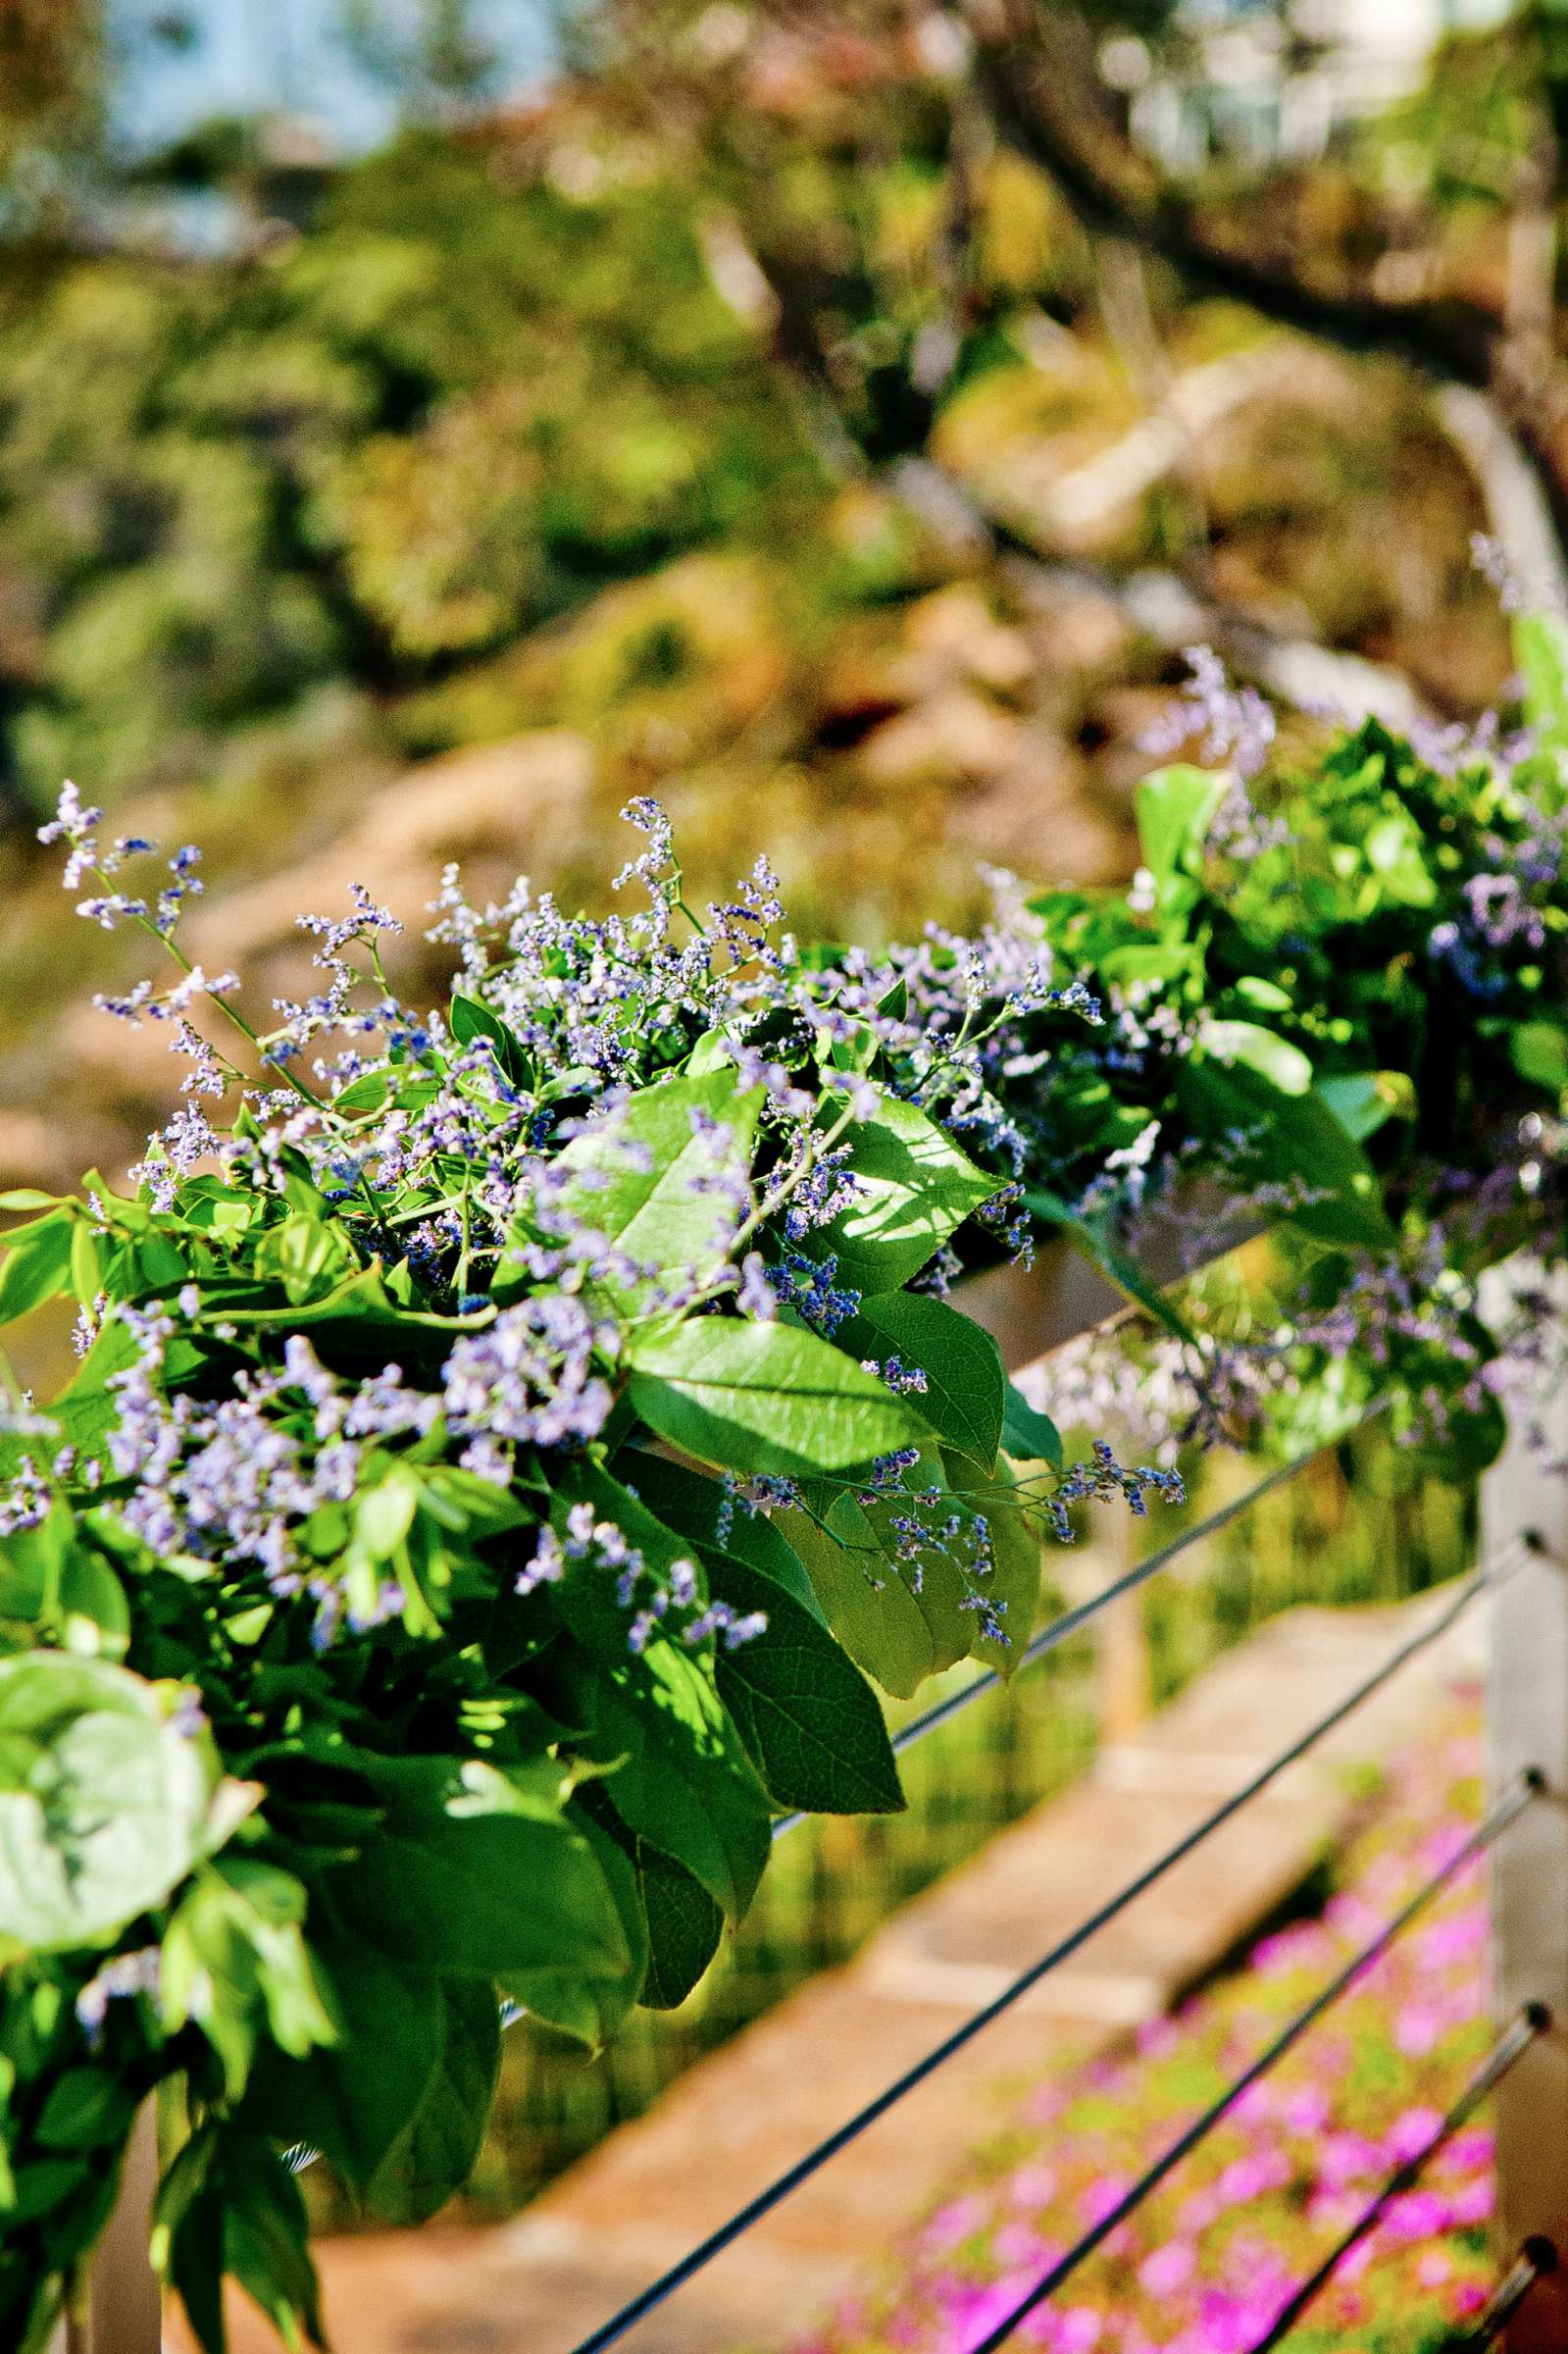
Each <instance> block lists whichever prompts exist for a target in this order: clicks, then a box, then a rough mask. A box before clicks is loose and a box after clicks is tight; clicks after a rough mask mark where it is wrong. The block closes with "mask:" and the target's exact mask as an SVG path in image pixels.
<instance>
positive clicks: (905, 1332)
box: [836, 1292, 1006, 1470]
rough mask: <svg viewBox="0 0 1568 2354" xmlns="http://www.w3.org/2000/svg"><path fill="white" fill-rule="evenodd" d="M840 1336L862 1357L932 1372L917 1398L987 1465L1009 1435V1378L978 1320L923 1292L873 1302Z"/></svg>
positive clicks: (940, 1430)
mask: <svg viewBox="0 0 1568 2354" xmlns="http://www.w3.org/2000/svg"><path fill="white" fill-rule="evenodd" d="M836 1337H837V1339H838V1340H839V1342H840V1343H841V1345H842V1346H843V1347H844V1348H846V1349H852V1350H854V1352H855V1353H856V1355H857V1356H864V1357H871V1356H875V1357H876V1358H877V1359H878V1360H879V1361H882V1362H885V1360H886V1359H887V1358H888V1357H890V1356H894V1357H897V1358H898V1360H899V1362H900V1363H901V1364H903V1365H904V1366H906V1367H910V1368H914V1369H918V1370H919V1371H920V1372H922V1373H924V1374H925V1376H926V1387H925V1389H924V1390H922V1391H920V1392H918V1393H916V1394H915V1399H914V1403H915V1405H916V1406H917V1407H918V1408H919V1410H920V1412H921V1414H922V1415H923V1417H924V1418H925V1420H926V1421H927V1422H929V1423H930V1425H931V1427H932V1429H933V1430H935V1431H936V1434H937V1436H938V1437H939V1438H943V1439H945V1440H947V1441H948V1443H949V1444H950V1445H951V1446H954V1447H961V1448H962V1449H963V1451H964V1453H965V1454H966V1455H971V1456H973V1457H974V1458H976V1460H977V1461H978V1462H981V1463H983V1464H984V1465H985V1466H986V1469H987V1470H989V1468H990V1466H991V1465H992V1464H993V1463H994V1462H995V1460H996V1450H997V1448H998V1447H999V1446H1000V1445H1001V1438H1002V1407H1003V1400H1004V1396H1005V1391H1006V1380H1005V1376H1004V1374H1003V1372H1002V1354H1001V1351H1000V1350H999V1349H998V1347H997V1346H996V1342H995V1340H994V1338H993V1337H992V1335H991V1334H990V1333H988V1332H987V1331H986V1329H985V1327H984V1326H983V1325H980V1324H977V1323H976V1322H975V1321H974V1319H973V1317H971V1316H966V1315H963V1314H961V1313H960V1312H959V1310H958V1309H957V1308H956V1307H950V1306H949V1305H947V1303H946V1302H945V1301H944V1300H934V1299H932V1298H930V1297H929V1296H928V1295H927V1294H925V1293H922V1292H886V1293H884V1294H882V1295H881V1296H880V1297H879V1298H877V1299H874V1300H868V1301H867V1302H866V1303H865V1305H863V1306H862V1308H861V1310H860V1313H859V1314H858V1315H857V1316H854V1317H852V1318H851V1320H850V1321H849V1322H848V1323H847V1324H845V1325H843V1326H842V1327H841V1328H840V1330H839V1332H838V1334H837V1336H836Z"/></svg>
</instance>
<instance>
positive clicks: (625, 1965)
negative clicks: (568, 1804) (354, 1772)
mask: <svg viewBox="0 0 1568 2354" xmlns="http://www.w3.org/2000/svg"><path fill="white" fill-rule="evenodd" d="M330 1887H331V1894H332V1900H333V1902H334V1904H335V1905H336V1907H337V1909H338V1912H339V1914H340V1915H341V1917H342V1919H343V1920H344V1922H345V1924H346V1925H347V1926H348V1927H350V1928H351V1929H352V1930H353V1931H354V1932H355V1934H356V1935H357V1936H359V1937H362V1938H363V1939H365V1941H366V1942H367V1943H369V1944H372V1945H375V1946H378V1947H379V1949H380V1950H381V1951H382V1952H383V1953H385V1954H387V1955H389V1956H391V1957H392V1958H393V1959H394V1960H396V1961H399V1962H403V1963H406V1964H410V1965H412V1966H415V1967H419V1968H423V1969H425V1970H433V1971H442V1970H454V1971H459V1972H468V1973H472V1974H475V1975H479V1976H483V1977H491V1978H496V1977H501V1976H503V1975H504V1974H505V1973H506V1972H507V1971H508V1970H563V1969H571V1970H579V1971H581V1972H582V1975H584V1976H585V1977H593V1978H619V1977H624V1976H626V1975H627V1974H628V1973H629V1972H630V1971H631V1970H632V1953H631V1951H630V1949H629V1947H628V1944H627V1939H626V1932H625V1930H624V1929H623V1927H622V1925H621V1918H620V1914H619V1912H618V1911H617V1908H616V1904H615V1900H614V1897H613V1896H612V1894H611V1891H610V1889H609V1887H608V1885H607V1883H606V1881H605V1877H604V1874H603V1872H602V1871H601V1870H600V1868H599V1865H598V1862H597V1859H596V1858H595V1856H594V1853H593V1850H592V1849H591V1847H590V1846H589V1845H588V1842H587V1841H586V1839H584V1838H583V1837H582V1833H581V1832H580V1831H577V1830H574V1829H572V1828H571V1827H570V1826H569V1825H568V1823H567V1822H566V1820H565V1819H564V1817H555V1818H553V1819H552V1818H550V1817H544V1816H540V1815H524V1814H510V1813H502V1812H500V1811H496V1812H493V1813H487V1814H479V1815H461V1816H460V1815H454V1814H451V1813H448V1812H445V1811H444V1810H437V1811H434V1812H432V1813H431V1814H430V1816H429V1817H428V1818H427V1819H426V1820H425V1821H424V1822H423V1823H421V1824H420V1825H419V1826H418V1830H417V1833H416V1831H415V1829H414V1826H413V1825H412V1824H411V1825H410V1827H409V1829H408V1830H406V1831H404V1830H399V1831H381V1832H379V1833H378V1834H377V1835H376V1836H375V1837H374V1838H371V1839H368V1840H367V1841H366V1842H365V1845H364V1847H363V1849H362V1850H361V1852H360V1854H359V1855H358V1856H357V1857H356V1858H355V1859H354V1860H353V1861H352V1862H351V1863H346V1864H343V1865H340V1866H339V1867H338V1868H336V1869H335V1870H334V1871H333V1872H332V1873H331V1874H330Z"/></svg>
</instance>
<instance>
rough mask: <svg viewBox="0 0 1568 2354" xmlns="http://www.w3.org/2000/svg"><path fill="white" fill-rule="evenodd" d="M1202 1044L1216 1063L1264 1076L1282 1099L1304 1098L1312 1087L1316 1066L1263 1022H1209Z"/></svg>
mask: <svg viewBox="0 0 1568 2354" xmlns="http://www.w3.org/2000/svg"><path fill="white" fill-rule="evenodd" d="M1198 1044H1199V1046H1200V1047H1202V1048H1203V1049H1204V1050H1205V1052H1207V1053H1209V1054H1212V1055H1213V1057H1214V1059H1215V1061H1216V1062H1223V1063H1226V1064H1232V1063H1238V1062H1239V1063H1244V1064H1245V1065H1246V1067H1247V1069H1248V1070H1251V1071H1257V1072H1259V1073H1261V1075H1262V1076H1263V1078H1265V1079H1267V1080H1268V1081H1269V1083H1270V1085H1271V1086H1274V1087H1277V1088H1278V1089H1279V1091H1280V1093H1281V1095H1282V1096H1304V1095H1305V1094H1306V1091H1307V1089H1308V1088H1309V1087H1310V1086H1311V1085H1312V1065H1311V1062H1310V1061H1309V1060H1308V1058H1307V1056H1306V1055H1305V1054H1303V1053H1302V1051H1301V1049H1300V1048H1299V1047H1292V1046H1291V1044H1290V1040H1289V1039H1285V1038H1281V1037H1280V1036H1279V1034H1278V1033H1277V1032H1276V1031H1273V1030H1266V1029H1264V1027H1263V1025H1262V1024H1261V1023H1260V1022H1212V1021H1211V1022H1205V1023H1204V1024H1203V1026H1202V1028H1201V1029H1200V1030H1199V1032H1198Z"/></svg>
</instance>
